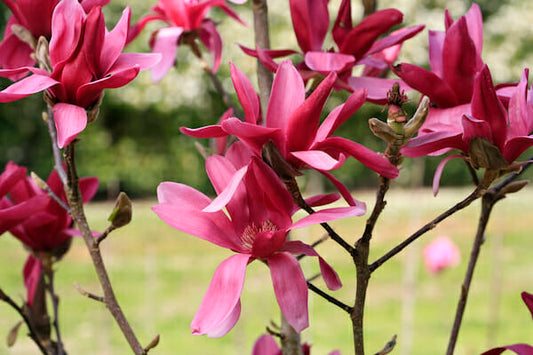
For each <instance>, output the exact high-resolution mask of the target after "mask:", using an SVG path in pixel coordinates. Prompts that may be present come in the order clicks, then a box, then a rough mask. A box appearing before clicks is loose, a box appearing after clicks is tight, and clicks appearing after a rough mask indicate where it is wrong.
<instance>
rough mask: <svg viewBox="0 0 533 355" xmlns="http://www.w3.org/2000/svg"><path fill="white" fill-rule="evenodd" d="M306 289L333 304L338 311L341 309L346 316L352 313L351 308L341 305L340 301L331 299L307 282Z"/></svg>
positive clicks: (331, 297)
mask: <svg viewBox="0 0 533 355" xmlns="http://www.w3.org/2000/svg"><path fill="white" fill-rule="evenodd" d="M307 288H308V289H310V290H311V291H313V292H314V293H316V294H317V295H319V296H320V297H322V298H324V299H325V300H326V301H328V302H330V303H333V304H334V305H335V306H337V307H339V308H340V309H342V310H343V311H345V312H347V313H348V314H350V313H352V311H353V308H352V307H350V306H348V305H347V304H344V303H342V302H341V301H339V300H338V299H336V298H335V297H333V296H331V295H329V294H327V293H326V292H324V291H322V290H321V289H319V288H318V287H316V286H315V285H313V284H312V283H310V282H309V281H308V282H307Z"/></svg>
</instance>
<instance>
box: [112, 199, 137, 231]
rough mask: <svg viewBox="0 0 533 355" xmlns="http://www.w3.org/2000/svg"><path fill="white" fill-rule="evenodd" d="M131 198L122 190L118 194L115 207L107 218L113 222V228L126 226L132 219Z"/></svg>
mask: <svg viewBox="0 0 533 355" xmlns="http://www.w3.org/2000/svg"><path fill="white" fill-rule="evenodd" d="M131 207H132V206H131V200H130V199H129V197H128V195H126V193H125V192H121V193H120V194H119V195H118V198H117V201H116V202H115V207H114V208H113V212H111V215H109V218H108V219H107V220H108V221H109V222H111V226H112V227H113V228H120V227H124V226H125V225H127V224H128V223H130V221H131V215H132V208H131Z"/></svg>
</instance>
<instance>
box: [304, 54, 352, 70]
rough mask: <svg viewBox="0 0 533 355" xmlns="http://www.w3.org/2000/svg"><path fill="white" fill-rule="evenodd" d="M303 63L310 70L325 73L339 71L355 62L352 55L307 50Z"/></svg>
mask: <svg viewBox="0 0 533 355" xmlns="http://www.w3.org/2000/svg"><path fill="white" fill-rule="evenodd" d="M305 64H306V65H307V66H308V67H309V69H311V70H315V71H317V72H319V73H320V74H323V75H327V74H328V73H330V72H341V71H344V70H346V69H348V68H350V67H352V66H353V65H354V64H355V58H354V56H352V55H350V54H342V53H332V52H307V53H306V54H305Z"/></svg>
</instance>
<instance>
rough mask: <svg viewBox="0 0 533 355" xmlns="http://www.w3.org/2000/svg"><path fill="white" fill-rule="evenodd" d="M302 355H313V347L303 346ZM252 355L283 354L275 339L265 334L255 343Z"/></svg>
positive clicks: (336, 353)
mask: <svg viewBox="0 0 533 355" xmlns="http://www.w3.org/2000/svg"><path fill="white" fill-rule="evenodd" d="M302 354H303V355H310V354H311V346H309V344H305V343H304V344H302ZM252 355H282V352H281V349H280V347H279V345H278V343H277V342H276V340H275V339H274V337H272V335H268V334H264V335H261V336H260V337H259V338H257V340H256V341H255V343H254V347H253V349H252ZM329 355H340V351H338V350H335V351H332V352H331V353H329Z"/></svg>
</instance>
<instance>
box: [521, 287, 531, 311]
mask: <svg viewBox="0 0 533 355" xmlns="http://www.w3.org/2000/svg"><path fill="white" fill-rule="evenodd" d="M521 296H522V300H523V301H524V303H525V304H526V306H527V309H529V312H530V313H531V317H533V295H532V294H531V293H527V292H522V293H521Z"/></svg>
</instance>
